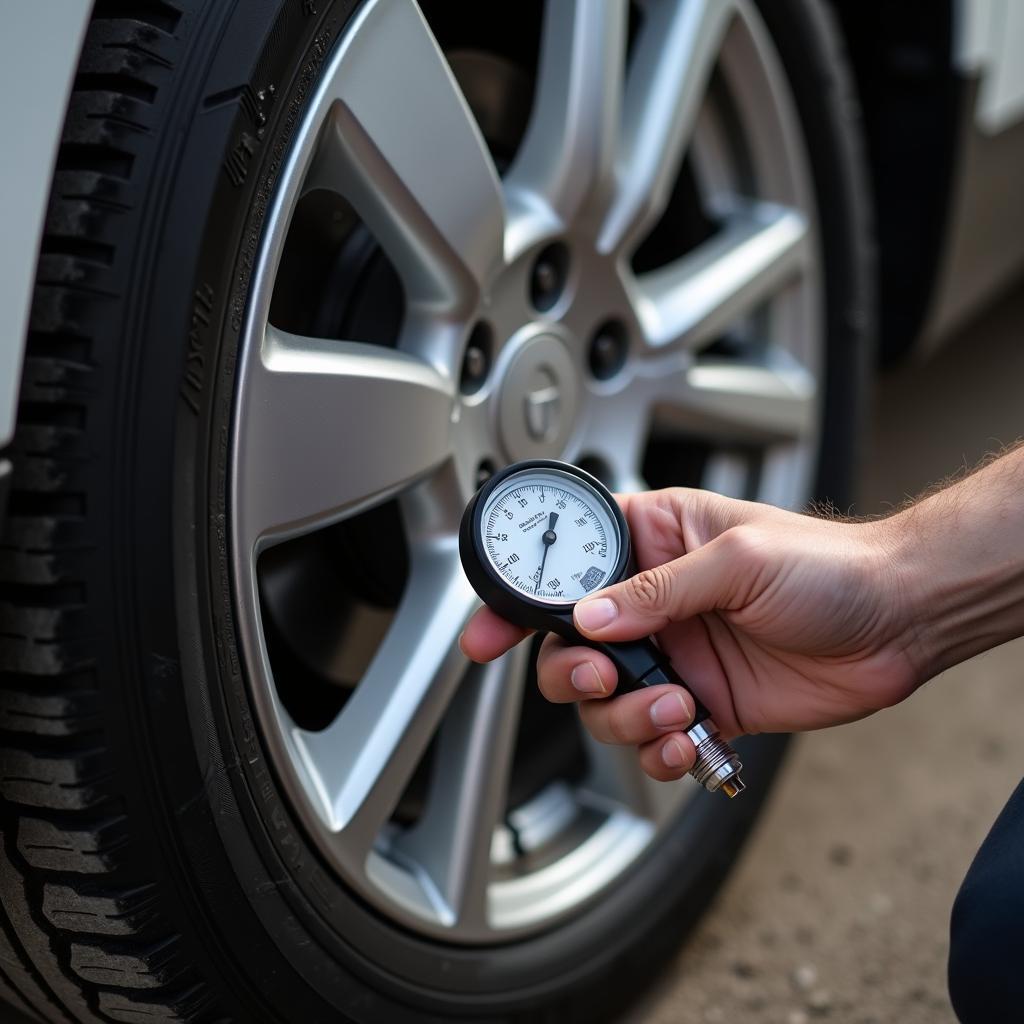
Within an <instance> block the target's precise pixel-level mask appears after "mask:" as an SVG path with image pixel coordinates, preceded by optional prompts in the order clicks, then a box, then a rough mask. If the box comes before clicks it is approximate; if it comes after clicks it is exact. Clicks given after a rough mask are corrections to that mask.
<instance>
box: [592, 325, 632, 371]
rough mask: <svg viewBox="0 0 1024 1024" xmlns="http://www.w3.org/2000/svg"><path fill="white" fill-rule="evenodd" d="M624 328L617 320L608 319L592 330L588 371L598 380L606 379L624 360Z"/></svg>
mask: <svg viewBox="0 0 1024 1024" xmlns="http://www.w3.org/2000/svg"><path fill="white" fill-rule="evenodd" d="M627 348H628V340H627V337H626V329H625V327H623V325H622V324H621V323H620V322H619V321H618V320H608V321H606V322H605V323H603V324H601V326H600V327H598V329H597V330H596V331H595V332H594V337H593V340H592V341H591V342H590V372H591V373H592V374H593V375H594V376H595V377H596V378H597V379H598V380H608V379H609V378H611V377H614V376H615V374H617V373H618V372H619V370H621V369H622V367H623V365H624V364H625V362H626V350H627Z"/></svg>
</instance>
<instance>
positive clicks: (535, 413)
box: [523, 366, 562, 441]
mask: <svg viewBox="0 0 1024 1024" xmlns="http://www.w3.org/2000/svg"><path fill="white" fill-rule="evenodd" d="M537 375H538V376H539V377H541V378H546V380H542V382H541V383H540V384H539V386H537V387H535V388H533V389H532V390H530V391H528V392H527V393H526V398H525V399H524V402H523V404H524V406H525V408H526V430H527V432H528V433H529V435H530V437H532V438H533V440H534V441H550V440H551V439H552V437H554V435H555V434H557V433H558V420H559V413H560V412H561V408H562V392H561V390H560V389H559V387H558V382H557V380H556V379H555V375H554V374H553V373H552V372H551V370H550V369H549V368H548V367H546V366H542V367H540V369H539V370H538V373H537Z"/></svg>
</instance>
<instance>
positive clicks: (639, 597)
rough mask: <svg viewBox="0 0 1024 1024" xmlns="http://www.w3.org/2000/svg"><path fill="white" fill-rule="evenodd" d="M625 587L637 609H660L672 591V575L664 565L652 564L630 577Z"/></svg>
mask: <svg viewBox="0 0 1024 1024" xmlns="http://www.w3.org/2000/svg"><path fill="white" fill-rule="evenodd" d="M626 588H627V589H626V592H627V594H628V595H629V600H630V602H631V603H632V605H633V607H634V608H636V609H638V610H639V611H656V610H660V609H662V608H664V607H665V605H666V604H667V603H668V599H669V596H670V595H671V593H672V575H671V573H670V572H669V570H668V568H667V567H666V566H664V565H657V566H653V567H652V568H650V569H644V570H643V572H638V573H637V574H636V575H635V576H632V577H630V579H629V580H628V581H627V582H626Z"/></svg>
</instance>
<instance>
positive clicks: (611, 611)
mask: <svg viewBox="0 0 1024 1024" xmlns="http://www.w3.org/2000/svg"><path fill="white" fill-rule="evenodd" d="M618 614H619V609H618V608H616V607H615V602H614V601H613V600H612V599H611V598H610V597H595V598H594V600H593V601H580V603H579V604H578V605H576V623H577V625H579V626H582V627H583V628H584V629H600V628H601V627H602V626H607V625H608V623H610V622H613V621H614V620H615V616H616V615H618Z"/></svg>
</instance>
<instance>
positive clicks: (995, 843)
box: [949, 782, 1024, 1024]
mask: <svg viewBox="0 0 1024 1024" xmlns="http://www.w3.org/2000/svg"><path fill="white" fill-rule="evenodd" d="M949 994H950V998H951V999H952V1000H953V1009H954V1010H956V1015H957V1017H959V1018H960V1021H961V1024H1015V1022H1022V1021H1024V782H1021V784H1020V785H1019V786H1017V788H1016V789H1015V790H1014V792H1013V795H1012V796H1011V797H1010V799H1009V801H1008V802H1007V804H1006V806H1005V807H1004V808H1003V810H1002V812H1001V813H1000V815H999V817H998V818H997V819H996V822H995V824H994V825H993V826H992V831H991V832H989V834H988V836H987V837H986V839H985V842H984V843H982V844H981V849H980V850H978V853H977V855H976V856H975V858H974V862H973V863H972V864H971V866H970V869H969V870H968V872H967V877H966V878H965V879H964V881H963V885H961V886H960V892H959V893H957V897H956V902H955V903H954V904H953V917H952V921H951V923H950V950H949Z"/></svg>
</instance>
